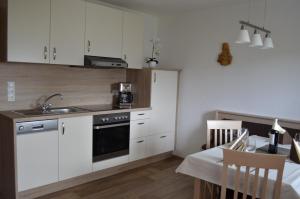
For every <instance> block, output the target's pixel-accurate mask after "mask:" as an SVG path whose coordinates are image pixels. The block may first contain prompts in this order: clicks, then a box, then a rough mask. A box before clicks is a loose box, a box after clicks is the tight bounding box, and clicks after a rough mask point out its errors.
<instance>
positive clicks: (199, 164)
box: [176, 136, 300, 199]
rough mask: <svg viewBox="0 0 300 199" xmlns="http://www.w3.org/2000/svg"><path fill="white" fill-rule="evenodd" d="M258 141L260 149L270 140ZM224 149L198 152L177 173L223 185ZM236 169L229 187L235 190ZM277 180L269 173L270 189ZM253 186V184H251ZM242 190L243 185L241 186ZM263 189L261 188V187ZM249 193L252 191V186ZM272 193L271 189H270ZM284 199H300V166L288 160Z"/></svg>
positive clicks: (232, 169) (188, 157) (285, 172)
mask: <svg viewBox="0 0 300 199" xmlns="http://www.w3.org/2000/svg"><path fill="white" fill-rule="evenodd" d="M253 137H255V139H256V145H257V148H260V147H262V146H264V145H266V144H268V139H267V138H264V137H259V136H253ZM280 147H290V146H286V145H280ZM222 150H223V149H222V148H221V147H215V148H211V149H208V150H205V151H202V152H198V153H195V154H192V155H189V156H187V157H186V158H185V160H184V161H183V162H182V163H181V165H180V166H179V167H178V168H177V169H176V172H178V173H182V174H186V175H189V176H192V177H195V178H198V179H202V180H205V181H207V182H211V183H214V184H217V185H221V184H222V183H221V182H222V169H223V163H222V160H223V151H222ZM233 171H234V168H231V169H230V170H229V172H228V177H229V181H228V187H229V188H233V187H234V186H233V182H234V172H233ZM260 177H261V179H262V178H263V172H260ZM275 178H276V172H275V171H274V170H271V171H270V173H269V182H268V187H270V186H271V187H272V189H271V190H273V185H274V182H275V180H276V179H275ZM250 184H252V183H250ZM240 187H241V190H242V185H241V186H240ZM260 187H261V186H260ZM248 190H249V191H251V190H252V187H251V185H250V188H249V189H248ZM268 190H269V191H270V189H268ZM268 198H272V194H271V193H268ZM281 198H282V199H299V198H300V165H299V164H296V163H293V162H292V161H290V160H287V161H286V163H285V167H284V172H283V181H282V190H281Z"/></svg>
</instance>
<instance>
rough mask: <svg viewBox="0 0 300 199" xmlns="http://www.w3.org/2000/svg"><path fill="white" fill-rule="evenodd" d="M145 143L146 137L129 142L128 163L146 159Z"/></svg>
mask: <svg viewBox="0 0 300 199" xmlns="http://www.w3.org/2000/svg"><path fill="white" fill-rule="evenodd" d="M146 141H147V138H146V137H142V138H137V139H131V140H130V145H129V146H130V148H129V151H130V153H129V161H135V160H139V159H143V158H146V157H148V154H149V153H148V151H147V143H146Z"/></svg>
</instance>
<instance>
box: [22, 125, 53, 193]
mask: <svg viewBox="0 0 300 199" xmlns="http://www.w3.org/2000/svg"><path fill="white" fill-rule="evenodd" d="M16 131H17V170H18V191H24V190H28V189H31V188H35V187H39V186H43V185H46V184H50V183H53V182H57V181H58V121H57V120H44V121H33V122H21V123H16Z"/></svg>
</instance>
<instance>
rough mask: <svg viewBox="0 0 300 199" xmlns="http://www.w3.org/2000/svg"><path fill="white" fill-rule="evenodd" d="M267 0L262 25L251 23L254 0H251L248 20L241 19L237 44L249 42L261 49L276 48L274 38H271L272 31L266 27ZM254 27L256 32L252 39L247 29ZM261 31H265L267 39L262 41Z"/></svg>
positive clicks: (251, 45)
mask: <svg viewBox="0 0 300 199" xmlns="http://www.w3.org/2000/svg"><path fill="white" fill-rule="evenodd" d="M267 4H268V2H267V0H265V8H264V26H263V27H260V26H257V25H254V24H252V23H250V14H251V7H252V0H249V12H248V22H246V21H240V22H239V23H240V24H241V30H240V33H239V36H238V39H237V40H236V42H235V43H237V44H248V43H250V45H249V46H250V47H259V48H261V49H270V48H274V44H273V40H272V38H271V31H270V30H267V29H265V24H266V18H267ZM246 27H248V28H253V29H254V33H253V36H252V39H250V35H249V31H248V30H247V29H246ZM260 32H263V33H265V39H264V41H262V38H261V34H260Z"/></svg>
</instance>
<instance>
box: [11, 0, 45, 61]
mask: <svg viewBox="0 0 300 199" xmlns="http://www.w3.org/2000/svg"><path fill="white" fill-rule="evenodd" d="M49 34H50V0H26V1H24V0H9V1H8V34H7V36H8V42H7V60H8V61H10V62H31V63H49Z"/></svg>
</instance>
